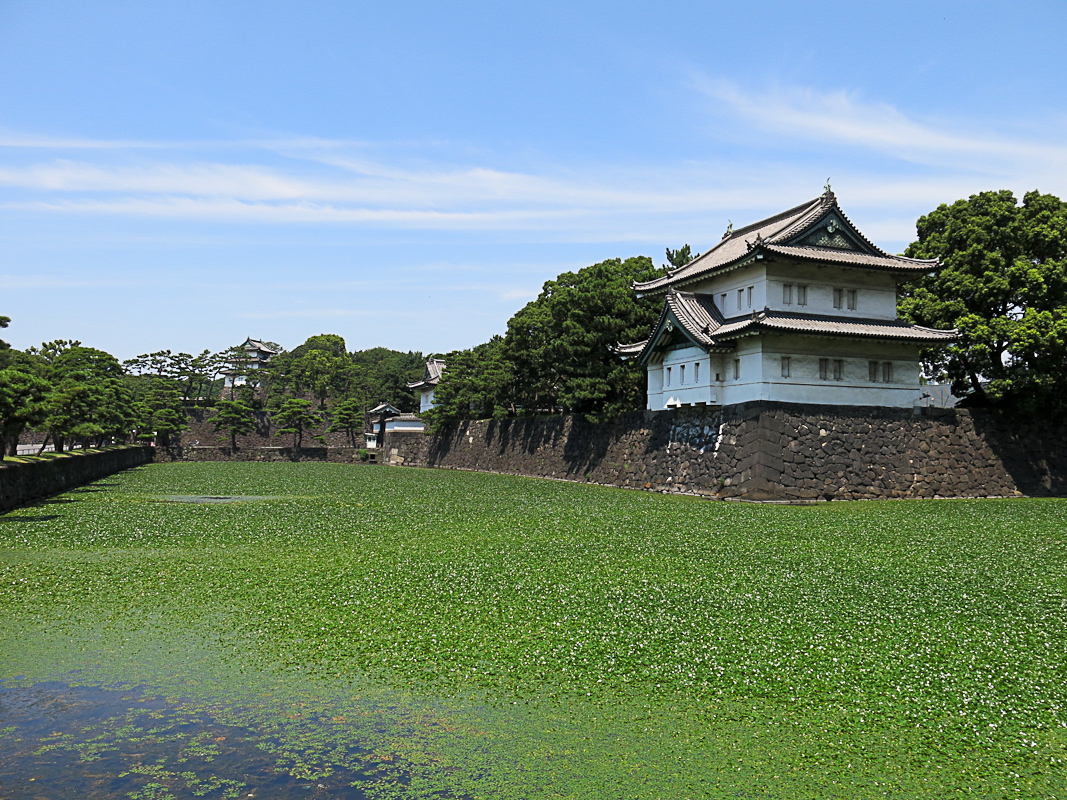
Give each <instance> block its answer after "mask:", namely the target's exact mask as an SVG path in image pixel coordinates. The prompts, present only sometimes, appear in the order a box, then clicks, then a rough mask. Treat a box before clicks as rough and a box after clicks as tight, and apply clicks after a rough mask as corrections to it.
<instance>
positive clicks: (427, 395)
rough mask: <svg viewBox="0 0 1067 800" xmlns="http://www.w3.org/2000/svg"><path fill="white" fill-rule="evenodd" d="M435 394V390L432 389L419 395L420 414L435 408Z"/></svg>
mask: <svg viewBox="0 0 1067 800" xmlns="http://www.w3.org/2000/svg"><path fill="white" fill-rule="evenodd" d="M433 393H434V390H433V389H432V388H431V389H426V390H424V391H423V392H422V394H420V395H419V413H420V414H421V413H422V412H424V411H429V410H430V409H431V408H433V407H434V405H435V403H434V399H433Z"/></svg>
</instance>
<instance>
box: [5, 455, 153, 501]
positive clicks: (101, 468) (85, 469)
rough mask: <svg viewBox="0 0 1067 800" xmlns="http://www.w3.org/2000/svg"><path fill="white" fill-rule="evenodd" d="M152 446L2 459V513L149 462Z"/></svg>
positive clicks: (151, 457) (151, 456)
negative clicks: (23, 461) (20, 460)
mask: <svg viewBox="0 0 1067 800" xmlns="http://www.w3.org/2000/svg"><path fill="white" fill-rule="evenodd" d="M152 459H153V452H152V448H151V447H124V448H122V449H116V450H106V451H104V452H102V453H86V454H84V455H83V454H81V453H78V452H77V451H74V452H72V453H71V454H70V455H68V456H65V457H57V458H53V459H49V460H47V461H32V462H30V463H27V464H21V463H15V462H10V461H7V462H0V513H2V512H5V511H10V510H11V509H13V508H18V507H19V506H22V505H26V504H27V503H32V502H33V501H35V500H40V499H42V498H44V497H48V496H50V495H53V494H58V493H59V492H65V491H68V490H69V489H73V488H74V487H76V486H81V485H82V484H85V483H90V482H92V481H95V480H98V479H100V478H104V477H106V476H108V475H112V474H114V473H116V472H120V471H121V470H124V469H129V468H131V467H138V466H141V465H142V464H148V463H149V462H151V461H152Z"/></svg>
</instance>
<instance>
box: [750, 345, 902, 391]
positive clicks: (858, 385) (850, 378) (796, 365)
mask: <svg viewBox="0 0 1067 800" xmlns="http://www.w3.org/2000/svg"><path fill="white" fill-rule="evenodd" d="M761 349H762V352H761V358H762V362H763V373H764V375H765V376H766V382H765V383H766V390H765V396H764V397H763V398H762V399H766V400H777V401H781V402H787V403H812V404H817V405H856V406H883V407H892V408H911V407H912V406H913V405H915V404H916V403H917V402H918V400H919V358H918V350H917V348H915V347H913V346H911V345H908V344H906V343H897V342H867V341H865V340H847V339H830V338H826V339H819V338H816V337H810V336H769V337H766V338H765V339H764V340H763V343H762V348H761ZM782 356H788V357H789V359H790V375H789V377H788V378H783V377H782ZM821 358H828V359H831V361H832V360H835V359H840V360H841V361H843V362H844V365H843V366H844V370H843V374H842V379H841V380H834V379H833V377H832V376H833V365H832V364H831V365H830V367H831V371H830V373H829V374H830V378H829V379H826V380H824V379H822V378H820V377H819V375H820V370H819V359H821ZM870 361H876V362H878V365H879V378H880V377H881V365H882V363H883V362H885V361H889V362H891V363H892V364H893V380H892V381H891V382H889V383H884V382H882V381H881V379H879V380H878V381H876V382H872V381H871V380H870V378H869V370H868V363H869V362H870Z"/></svg>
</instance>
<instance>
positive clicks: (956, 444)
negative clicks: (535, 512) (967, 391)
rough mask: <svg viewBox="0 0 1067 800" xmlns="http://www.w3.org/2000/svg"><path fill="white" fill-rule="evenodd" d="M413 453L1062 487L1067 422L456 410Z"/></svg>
mask: <svg viewBox="0 0 1067 800" xmlns="http://www.w3.org/2000/svg"><path fill="white" fill-rule="evenodd" d="M414 461H415V460H407V461H406V462H405V463H407V464H409V465H410V464H412V463H414ZM419 463H424V464H425V465H427V466H434V467H451V468H458V469H475V470H488V471H493V472H508V473H515V474H522V475H533V476H539V477H546V478H564V479H568V480H581V481H590V482H595V483H603V484H609V485H614V486H629V487H633V488H644V489H651V490H656V491H671V492H688V493H695V494H705V495H713V496H718V497H724V498H745V499H757V500H772V499H777V500H816V499H858V498H884V497H990V496H1011V495H1015V494H1020V493H1021V494H1031V495H1064V494H1067V424H1065V423H1062V422H1061V423H1055V424H1053V423H1050V422H1048V421H1047V420H1033V419H1018V418H1013V417H1011V416H1007V415H1004V414H1000V413H996V412H990V411H978V410H973V411H972V410H964V409H947V410H946V409H922V410H921V413H915V412H913V411H911V410H907V409H869V408H858V407H843V406H842V407H838V406H799V405H792V404H784V403H752V404H746V405H743V406H736V407H730V408H727V409H725V410H721V411H703V410H697V409H683V410H679V411H666V412H658V413H655V414H644V413H635V414H630V415H627V416H624V417H622V418H620V419H619V420H616V421H615V422H612V423H608V424H603V425H596V424H593V423H589V422H586V421H585V420H583V419H579V418H573V417H550V418H538V419H509V420H482V421H471V422H462V423H458V424H455V425H452V426H450V427H448V428H446V429H445V430H443V431H441V432H440V433H438V434H437V435H435V436H434V437H432V438H431V439H430V441H429V442H428V447H427V453H426V457H425V460H424V461H421V460H419Z"/></svg>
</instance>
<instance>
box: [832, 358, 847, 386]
mask: <svg viewBox="0 0 1067 800" xmlns="http://www.w3.org/2000/svg"><path fill="white" fill-rule="evenodd" d="M844 377H845V362H844V361H842V360H841V359H840V358H835V359H834V380H835V381H839V380H841V379H842V378H844Z"/></svg>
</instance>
